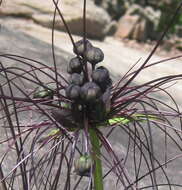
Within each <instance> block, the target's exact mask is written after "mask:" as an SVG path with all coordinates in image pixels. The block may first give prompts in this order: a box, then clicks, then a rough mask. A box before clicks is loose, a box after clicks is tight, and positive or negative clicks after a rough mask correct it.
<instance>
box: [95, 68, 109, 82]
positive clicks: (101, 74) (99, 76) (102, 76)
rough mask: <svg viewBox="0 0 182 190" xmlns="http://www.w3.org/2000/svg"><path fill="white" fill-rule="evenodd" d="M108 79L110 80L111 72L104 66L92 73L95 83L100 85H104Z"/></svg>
mask: <svg viewBox="0 0 182 190" xmlns="http://www.w3.org/2000/svg"><path fill="white" fill-rule="evenodd" d="M108 78H109V71H108V70H107V69H106V68H105V67H103V66H101V67H98V68H97V69H96V70H94V71H93V73H92V79H93V81H94V82H96V83H99V84H101V83H103V82H104V81H106V80H107V79H108Z"/></svg>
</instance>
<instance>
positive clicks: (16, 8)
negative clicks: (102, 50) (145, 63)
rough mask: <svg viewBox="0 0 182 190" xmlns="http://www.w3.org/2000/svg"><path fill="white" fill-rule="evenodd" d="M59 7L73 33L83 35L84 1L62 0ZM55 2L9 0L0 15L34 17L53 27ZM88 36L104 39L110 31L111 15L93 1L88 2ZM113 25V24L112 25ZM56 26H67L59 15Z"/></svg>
mask: <svg viewBox="0 0 182 190" xmlns="http://www.w3.org/2000/svg"><path fill="white" fill-rule="evenodd" d="M58 6H59V8H60V10H61V12H62V14H63V16H64V18H65V21H66V23H67V24H68V26H69V29H70V31H71V32H72V33H73V34H77V35H83V2H80V1H79V0H71V1H70V0H62V1H61V2H60V3H59V5H58ZM53 13H54V4H53V2H52V1H45V0H39V1H37V0H29V1H24V0H7V1H5V2H3V3H2V8H1V10H0V15H3V16H12V15H14V16H16V17H25V18H29V19H32V20H33V21H34V22H36V23H39V24H40V25H42V26H45V27H49V28H51V27H52V23H53ZM86 17H87V19H86V25H87V36H88V37H90V38H94V39H104V37H105V36H106V35H107V32H108V31H110V27H108V26H109V25H110V21H111V19H110V16H109V15H108V14H107V12H106V11H105V10H104V9H102V8H100V7H97V6H96V5H95V4H94V3H93V2H92V1H88V2H87V15H86ZM111 26H113V25H111ZM55 28H56V29H58V30H62V31H65V26H64V24H63V22H62V20H61V18H60V17H59V16H57V17H56V24H55Z"/></svg>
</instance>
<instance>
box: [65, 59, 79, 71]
mask: <svg viewBox="0 0 182 190" xmlns="http://www.w3.org/2000/svg"><path fill="white" fill-rule="evenodd" d="M81 71H82V60H81V59H80V58H78V57H74V58H72V59H71V60H70V62H69V65H68V68H67V72H68V73H70V74H72V73H81Z"/></svg>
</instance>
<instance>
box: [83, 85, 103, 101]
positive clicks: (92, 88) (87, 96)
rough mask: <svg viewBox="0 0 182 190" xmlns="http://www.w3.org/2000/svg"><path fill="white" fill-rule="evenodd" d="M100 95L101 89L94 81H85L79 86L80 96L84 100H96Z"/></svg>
mask: <svg viewBox="0 0 182 190" xmlns="http://www.w3.org/2000/svg"><path fill="white" fill-rule="evenodd" d="M100 95H101V89H100V87H99V86H98V85H97V84H95V83H94V82H87V83H85V84H84V85H83V86H82V87H81V98H82V99H83V100H84V101H86V102H92V101H96V99H97V98H98V97H99V96H100Z"/></svg>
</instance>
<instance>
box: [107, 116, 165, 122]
mask: <svg viewBox="0 0 182 190" xmlns="http://www.w3.org/2000/svg"><path fill="white" fill-rule="evenodd" d="M147 119H152V120H162V119H161V118H159V117H158V116H156V115H151V114H150V115H147V114H133V115H132V116H130V118H127V117H124V116H123V117H115V118H113V119H109V120H108V122H109V124H110V125H114V124H117V123H120V124H124V125H125V124H128V123H130V122H134V121H140V122H145V121H146V120H147Z"/></svg>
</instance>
